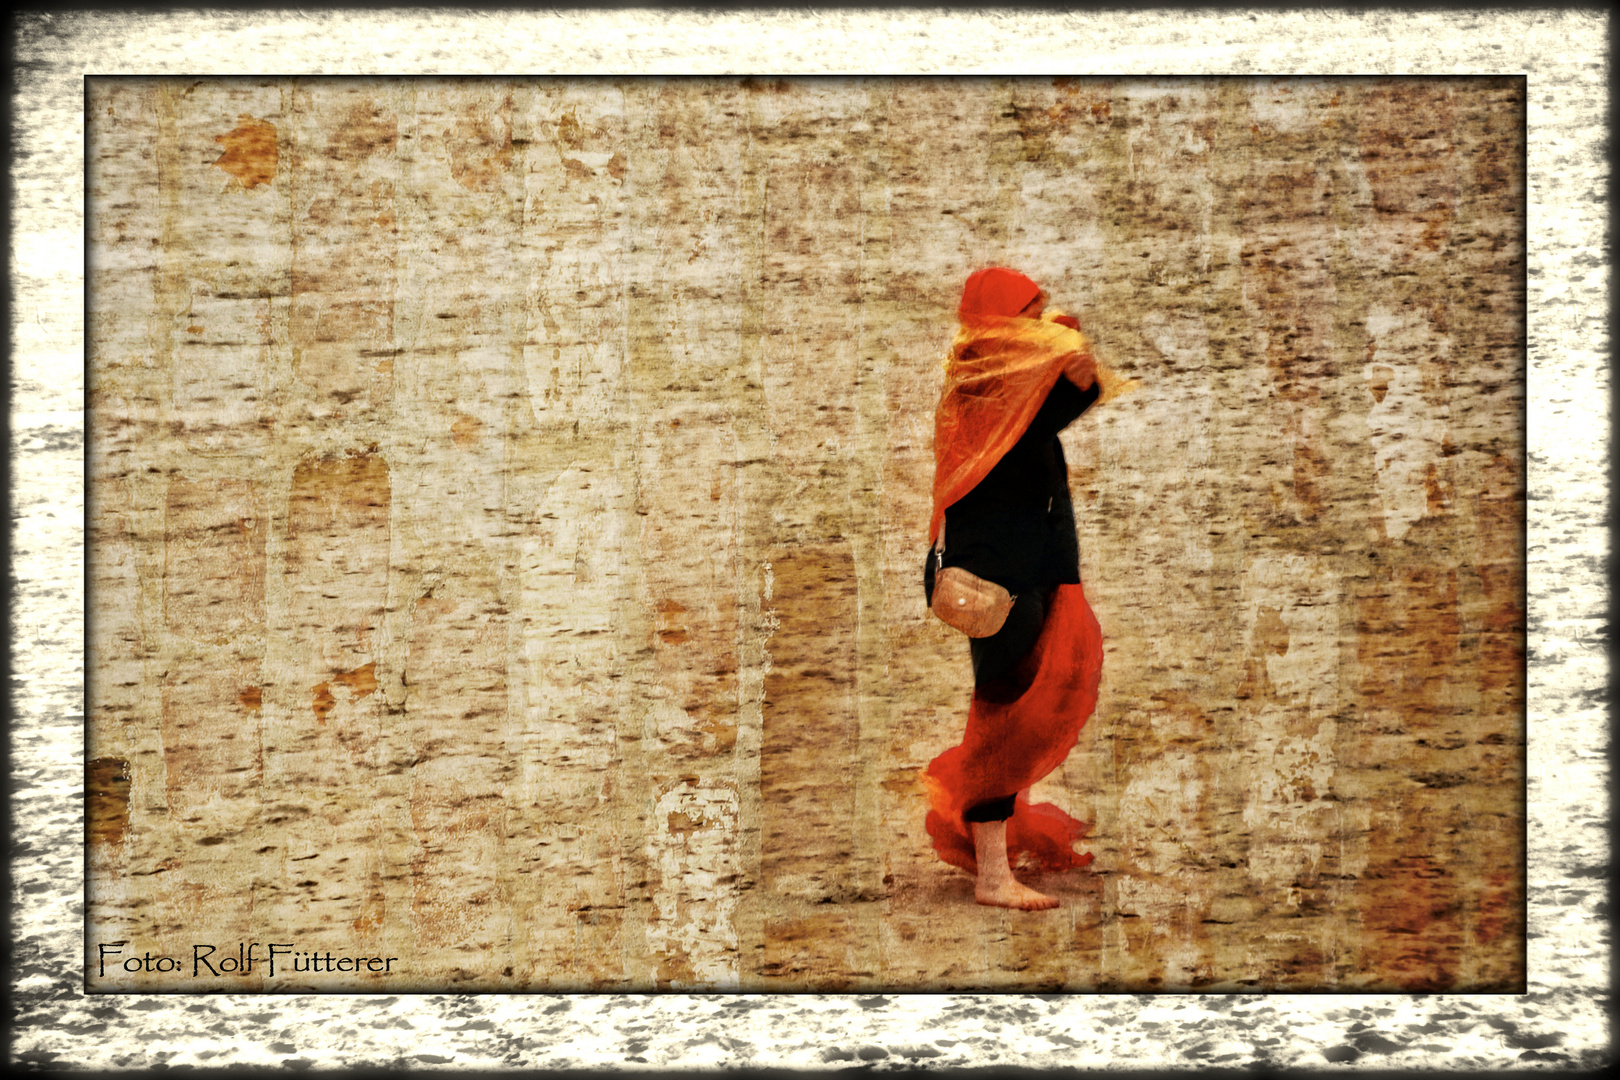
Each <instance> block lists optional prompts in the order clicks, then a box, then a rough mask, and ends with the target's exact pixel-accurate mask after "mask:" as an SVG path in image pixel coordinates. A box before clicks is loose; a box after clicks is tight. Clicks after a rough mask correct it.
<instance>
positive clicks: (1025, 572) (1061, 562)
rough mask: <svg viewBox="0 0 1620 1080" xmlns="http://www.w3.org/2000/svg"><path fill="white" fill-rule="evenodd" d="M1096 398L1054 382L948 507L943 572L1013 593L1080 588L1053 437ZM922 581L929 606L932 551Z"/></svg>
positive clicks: (1064, 470) (1093, 392)
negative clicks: (1015, 434)
mask: <svg viewBox="0 0 1620 1080" xmlns="http://www.w3.org/2000/svg"><path fill="white" fill-rule="evenodd" d="M1099 393H1101V390H1100V388H1099V387H1098V386H1097V385H1096V384H1095V383H1093V384H1092V386H1091V388H1090V389H1088V390H1080V389H1077V388H1076V387H1075V385H1074V384H1073V383H1071V382H1070V381H1069V380H1068V378H1067V377H1064V376H1060V377H1059V378H1058V381H1057V383H1056V384H1054V385H1053V387H1052V389H1051V391H1050V392H1049V393H1048V394H1047V395H1046V400H1045V401H1044V402H1043V403H1042V404H1041V408H1040V411H1039V412H1037V413H1036V414H1035V418H1034V419H1033V420H1031V421H1030V425H1029V428H1028V430H1026V431H1025V432H1024V434H1023V436H1022V437H1020V438H1019V440H1018V441H1017V442H1016V443H1014V444H1013V447H1012V449H1011V450H1008V451H1007V453H1006V454H1005V455H1003V457H1002V459H1001V460H1000V461H998V462H996V465H995V468H993V469H991V470H990V472H989V474H988V475H986V476H985V478H984V479H983V480H980V481H979V483H978V484H977V485H976V486H975V487H974V488H973V490H972V491H970V492H968V493H967V494H966V495H964V496H962V498H960V499H958V500H957V501H956V502H955V503H953V504H951V505H950V506H948V507H946V509H945V525H944V547H945V555H944V560H943V564H944V565H945V566H960V567H963V568H964V569H966V570H967V571H968V572H969V573H971V574H976V575H978V576H979V577H982V578H984V579H985V580H987V581H993V582H995V583H996V584H997V585H1000V586H1001V587H1002V588H1004V589H1006V590H1007V591H1008V592H1010V593H1013V594H1015V595H1016V594H1018V593H1020V592H1024V591H1027V590H1031V589H1037V588H1038V589H1042V590H1045V589H1050V588H1051V587H1052V586H1054V585H1062V584H1073V583H1078V582H1079V580H1080V546H1079V544H1078V542H1077V541H1076V539H1075V533H1074V504H1073V503H1072V502H1071V501H1070V499H1069V470H1068V464H1067V463H1066V462H1065V461H1064V460H1063V444H1062V443H1060V442H1059V441H1058V438H1057V435H1058V432H1060V431H1062V430H1063V429H1064V428H1066V427H1068V426H1069V425H1070V424H1072V423H1073V422H1074V421H1075V420H1077V419H1078V418H1079V417H1080V415H1081V414H1082V413H1084V412H1085V411H1086V410H1087V409H1089V408H1091V406H1092V404H1093V403H1095V402H1096V400H1097V397H1098V395H1099ZM923 578H924V580H923V587H924V591H925V592H926V593H927V595H928V598H929V601H930V602H932V600H933V595H934V560H933V555H932V552H930V554H929V558H928V563H927V567H926V569H925V570H924V571H923Z"/></svg>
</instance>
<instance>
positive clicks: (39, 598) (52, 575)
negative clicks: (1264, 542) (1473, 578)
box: [9, 10, 1609, 1069]
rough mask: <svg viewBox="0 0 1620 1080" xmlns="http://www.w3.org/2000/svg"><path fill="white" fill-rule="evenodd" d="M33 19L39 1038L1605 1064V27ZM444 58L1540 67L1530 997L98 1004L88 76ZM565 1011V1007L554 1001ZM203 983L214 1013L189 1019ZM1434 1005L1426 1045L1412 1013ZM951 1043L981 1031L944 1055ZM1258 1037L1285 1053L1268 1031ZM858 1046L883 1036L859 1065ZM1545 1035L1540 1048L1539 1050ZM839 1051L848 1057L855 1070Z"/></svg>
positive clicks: (148, 1058)
mask: <svg viewBox="0 0 1620 1080" xmlns="http://www.w3.org/2000/svg"><path fill="white" fill-rule="evenodd" d="M19 25H20V27H21V29H20V33H19V36H18V38H17V39H16V47H15V53H14V61H15V62H16V66H15V68H14V74H15V78H16V80H17V87H18V96H17V97H16V98H15V99H14V114H13V140H14V141H13V160H12V162H11V179H12V183H13V185H14V192H15V196H16V198H15V201H14V203H13V209H12V228H13V233H12V235H13V245H12V250H11V252H10V264H9V270H10V273H11V278H12V283H13V294H12V305H11V317H12V332H13V348H14V352H13V365H14V366H13V380H14V384H13V385H14V391H13V393H14V397H13V401H12V405H11V410H12V411H11V421H12V427H13V440H12V445H11V447H10V451H11V454H12V461H13V489H12V498H13V504H12V505H13V508H14V511H15V509H16V508H19V507H22V508H25V511H24V512H23V513H22V514H21V516H19V517H17V518H16V519H15V523H14V526H13V544H14V548H13V566H14V568H15V570H14V572H15V574H16V576H17V580H18V582H19V583H20V586H21V588H20V589H19V590H18V592H19V595H18V597H17V598H16V599H15V600H14V605H15V606H14V608H13V611H14V625H13V631H12V635H13V640H12V644H13V648H14V656H15V657H16V661H15V674H16V676H17V682H16V683H15V684H14V685H16V686H18V691H17V694H18V696H17V698H16V699H15V701H14V710H15V711H14V717H15V720H14V725H13V730H12V740H13V741H12V753H13V759H12V762H13V764H12V776H11V778H10V779H11V785H12V786H11V800H12V803H11V808H12V814H13V820H14V822H15V831H16V835H15V839H16V840H20V841H24V842H25V844H24V846H23V848H22V849H21V851H20V854H18V855H17V856H16V857H15V859H14V861H13V883H12V895H11V896H10V897H9V900H10V901H11V903H12V908H13V942H14V943H15V945H14V952H13V956H12V961H13V962H12V969H11V972H10V977H11V979H12V990H13V993H14V994H15V995H17V997H16V998H14V1000H16V1002H17V1005H18V1007H19V1008H20V1010H21V1012H20V1015H19V1018H18V1020H17V1021H16V1023H17V1027H16V1028H15V1030H14V1031H13V1046H12V1056H13V1058H14V1059H20V1060H22V1061H24V1062H28V1061H32V1062H36V1063H43V1062H55V1063H56V1064H57V1065H58V1066H59V1067H60V1066H64V1065H65V1066H68V1067H78V1068H84V1069H103V1068H131V1067H142V1066H149V1065H152V1064H157V1063H160V1062H162V1063H166V1064H168V1065H169V1066H171V1067H172V1066H175V1065H181V1064H192V1065H199V1066H220V1065H255V1064H293V1065H297V1064H300V1063H301V1062H300V1060H299V1059H302V1063H307V1064H311V1065H313V1066H314V1067H315V1068H323V1067H339V1066H345V1065H348V1066H353V1065H361V1064H369V1063H375V1064H384V1063H396V1064H411V1065H415V1066H417V1067H421V1066H435V1065H437V1066H442V1067H445V1068H450V1069H464V1068H508V1067H515V1066H519V1065H522V1066H529V1067H542V1068H552V1069H556V1068H579V1067H586V1068H600V1067H608V1068H611V1067H614V1066H618V1067H620V1068H629V1069H655V1068H656V1069H677V1068H678V1069H707V1068H720V1067H726V1066H732V1065H752V1066H761V1065H766V1066H773V1067H777V1068H787V1069H800V1068H818V1067H828V1066H829V1065H842V1064H851V1065H863V1064H868V1062H869V1061H871V1062H875V1063H877V1064H878V1065H879V1066H880V1067H881V1066H883V1065H891V1064H898V1063H900V1062H902V1061H905V1060H908V1059H910V1060H916V1059H915V1057H912V1056H911V1055H908V1054H907V1050H908V1049H916V1048H917V1047H919V1046H922V1045H924V1044H930V1043H931V1044H932V1051H938V1054H937V1056H929V1057H927V1058H926V1061H927V1064H929V1065H931V1066H935V1067H939V1066H946V1067H949V1066H987V1065H1021V1066H1028V1067H1033V1068H1060V1067H1080V1068H1110V1069H1120V1068H1124V1069H1131V1068H1143V1067H1149V1066H1160V1067H1163V1066H1166V1065H1169V1066H1191V1065H1197V1064H1202V1065H1206V1066H1207V1065H1209V1064H1219V1065H1225V1066H1233V1067H1240V1066H1246V1065H1253V1064H1259V1063H1266V1064H1270V1065H1272V1066H1273V1067H1284V1068H1286V1067H1290V1066H1304V1067H1311V1068H1330V1069H1331V1068H1335V1067H1340V1068H1356V1067H1366V1066H1368V1065H1376V1066H1388V1067H1394V1068H1447V1069H1456V1068H1479V1067H1486V1068H1500V1067H1503V1066H1506V1065H1519V1066H1525V1065H1541V1066H1543V1067H1547V1068H1552V1069H1557V1068H1559V1067H1565V1068H1567V1067H1568V1066H1569V1065H1570V1064H1573V1063H1578V1062H1588V1063H1591V1062H1595V1061H1596V1060H1598V1059H1599V1057H1600V1056H1601V1058H1603V1059H1606V1058H1607V1057H1608V1024H1607V1021H1606V1018H1605V1015H1604V1011H1603V1008H1604V1000H1603V997H1602V995H1604V994H1606V992H1607V988H1608V983H1609V971H1608V963H1609V960H1608V927H1607V925H1606V922H1605V920H1604V919H1603V918H1602V917H1600V916H1599V915H1598V914H1597V912H1596V910H1595V909H1596V906H1597V904H1598V903H1599V902H1600V901H1602V900H1603V899H1604V896H1603V889H1604V881H1605V879H1604V878H1603V877H1601V876H1597V877H1594V875H1593V873H1592V871H1593V870H1594V868H1599V867H1606V866H1607V864H1608V851H1607V849H1606V845H1605V840H1604V833H1603V829H1604V826H1605V824H1606V822H1607V820H1608V815H1609V809H1608V805H1607V792H1606V789H1605V783H1606V779H1607V763H1606V751H1607V746H1606V740H1607V727H1606V723H1605V721H1606V715H1605V712H1604V709H1603V707H1602V705H1601V701H1602V694H1603V692H1604V689H1605V683H1606V679H1607V675H1608V669H1607V661H1606V657H1605V654H1604V652H1603V644H1602V634H1603V630H1602V626H1603V622H1604V615H1605V612H1604V604H1605V601H1606V587H1607V583H1606V580H1605V577H1604V570H1603V559H1604V558H1605V555H1606V552H1607V537H1606V535H1605V534H1604V532H1603V529H1602V525H1601V522H1602V518H1603V515H1604V511H1605V502H1606V496H1607V489H1606V482H1605V474H1604V466H1605V461H1606V458H1607V452H1608V427H1607V424H1608V415H1607V414H1608V400H1609V393H1608V365H1607V354H1608V328H1607V314H1608V299H1609V267H1608V265H1607V264H1606V263H1605V262H1604V261H1603V259H1604V254H1603V250H1602V246H1601V244H1602V237H1603V235H1604V230H1605V228H1606V225H1607V221H1606V217H1607V205H1606V202H1605V199H1606V188H1605V185H1606V183H1607V179H1608V167H1607V163H1606V161H1605V154H1606V150H1605V148H1604V144H1605V137H1606V134H1607V129H1608V121H1609V118H1608V115H1607V77H1608V70H1607V59H1606V55H1605V52H1604V49H1605V46H1606V43H1607V40H1608V24H1607V20H1606V17H1604V16H1601V15H1599V14H1596V13H1574V12H1537V11H1490V12H1479V11H1473V12H1465V11H1460V10H1459V11H1409V12H1392V11H1383V12H1366V13H1355V14H1350V13H1344V12H1332V11H1323V10H1314V11H1301V12H1279V11H1256V12H1253V13H1251V12H1248V11H1223V12H1211V11H1205V12H1196V13H1186V14H1182V13H1174V12H1124V13H1108V12H1102V13H1067V14H1065V13H1054V12H1045V11H1020V12H1013V13H1007V14H996V13H988V12H965V11H949V12H946V11H936V12H923V11H915V10H906V11H889V12H884V11H865V10H863V11H853V10H842V11H837V10H835V11H825V12H820V13H815V12H799V11H790V12H782V13H770V12H763V11H761V12H752V13H746V14H734V13H733V14H718V15H709V14H702V13H695V12H662V11H656V10H639V11H630V10H624V11H581V12H567V13H545V12H489V13H478V12H452V11H425V10H400V11H365V12H347V13H344V12H323V13H318V14H309V13H296V14H294V13H272V12H252V13H241V12H182V13H153V14H110V13H72V14H62V15H55V16H40V15H27V16H23V17H22V22H21V23H20V24H19ZM452 72H453V73H466V74H481V73H488V74H545V73H559V74H595V73H624V74H657V73H712V74H743V73H771V74H776V73H783V74H808V73H865V74H907V73H914V74H930V73H946V72H963V73H1006V74H1025V73H1076V74H1087V73H1097V74H1162V73H1186V74H1201V73H1209V74H1230V73H1237V74H1242V73H1255V74H1279V75H1280V74H1326V75H1337V74H1357V73H1364V74H1458V73H1492V74H1519V73H1523V74H1525V75H1527V76H1528V77H1529V105H1528V109H1529V126H1530V151H1529V180H1530V188H1529V197H1530V207H1531V209H1530V217H1529V246H1530V267H1531V269H1530V279H1529V285H1530V311H1531V324H1530V387H1529V424H1530V430H1529V469H1530V476H1529V485H1530V491H1529V494H1530V502H1529V504H1528V506H1529V516H1530V520H1529V581H1530V590H1531V619H1530V624H1529V625H1530V642H1529V645H1530V655H1531V656H1532V657H1533V658H1534V662H1533V664H1532V667H1531V674H1530V699H1529V718H1530V747H1529V774H1530V782H1529V783H1530V810H1531V813H1530V833H1529V848H1530V901H1531V909H1530V943H1529V961H1530V974H1531V990H1532V992H1531V993H1530V994H1529V995H1526V996H1524V997H1509V996H1488V995H1481V996H1463V995H1458V996H1446V997H1424V996H1405V997H1376V996H1325V995H1298V996H1266V995H1254V996H1245V997H1225V998H1221V997H1204V996H1197V995H1188V996H1179V997H1176V996H1165V997H1154V998H1148V997H1127V996H1076V997H976V996H969V995H916V996H901V997H892V996H891V997H889V998H888V999H887V1002H886V1003H885V1004H882V1005H875V1003H873V1002H872V1001H870V1000H868V1001H867V1002H866V1005H865V1007H863V1006H862V1005H861V1004H858V1003H857V1001H856V999H855V998H853V997H843V996H774V997H753V998H745V997H744V998H739V997H726V996H707V997H699V996H685V995H664V996H638V995H619V996H594V995H592V996H577V997H570V998H557V999H549V998H545V997H533V996H478V997H452V996H428V997H404V998H397V997H396V998H365V997H335V996H334V997H319V996H301V997H269V996H223V995H222V996H211V997H174V996H170V997H158V996H152V997H97V998H86V997H84V996H83V995H82V993H81V992H80V985H81V984H80V981H79V980H80V964H79V959H78V958H79V955H80V954H81V951H82V931H81V927H80V918H81V914H82V909H81V904H80V897H81V884H82V861H81V857H80V846H79V843H80V836H81V830H82V806H81V778H82V775H83V774H82V771H81V769H80V760H81V747H82V712H83V704H82V686H83V681H82V675H83V672H82V651H81V645H82V641H83V626H84V623H83V600H84V596H83V587H82V576H83V571H82V565H83V564H82V543H83V537H82V528H81V526H82V506H83V499H82V496H83V492H82V467H81V462H82V458H81V457H80V456H79V455H80V451H79V450H78V449H77V448H68V449H67V450H52V449H51V447H52V446H53V445H56V444H59V443H60V442H61V441H62V433H63V432H67V433H68V434H69V435H71V433H72V432H73V430H75V429H77V430H78V431H80V432H82V415H81V410H82V408H83V385H82V383H83V379H82V349H83V332H84V327H83V318H82V310H83V279H82V266H83V240H82V236H83V216H82V204H83V197H84V190H83V181H82V175H83V115H82V101H83V98H82V81H81V80H82V78H83V76H84V75H86V74H241V73H255V74H256V73H278V74H279V73H353V74H370V73H389V74H438V73H452ZM53 440H54V443H53ZM64 455H66V456H65V457H64ZM64 462H65V464H64ZM63 597H65V598H66V599H65V600H63V599H62V598H63ZM1583 869H1584V870H1586V871H1587V872H1586V873H1585V874H1582V873H1580V871H1581V870H1583ZM564 1001H565V1002H567V1004H568V1007H567V1008H566V1009H564V1010H559V1011H557V1012H555V1013H550V1014H548V1013H545V1012H544V1009H546V1008H547V1007H548V1006H551V1005H553V1004H555V1003H557V1002H564ZM199 1003H200V1004H201V1005H202V1006H204V1008H203V1010H202V1011H201V1012H190V1011H188V1009H190V1008H195V1007H196V1006H197V1005H198V1004H199ZM1436 1017H1443V1019H1436ZM221 1021H223V1023H221ZM478 1021H488V1022H489V1023H488V1024H484V1023H478ZM1425 1023H1427V1024H1428V1025H1429V1026H1428V1027H1427V1028H1426V1029H1425V1033H1423V1034H1421V1035H1412V1034H1410V1031H1411V1028H1412V1026H1414V1025H1423V1024H1425ZM1149 1024H1152V1025H1156V1026H1154V1027H1147V1026H1145V1025H1149ZM1357 1025H1362V1026H1365V1027H1366V1028H1371V1029H1376V1030H1377V1031H1379V1032H1381V1033H1383V1034H1384V1035H1385V1036H1386V1037H1389V1038H1391V1040H1392V1041H1395V1042H1399V1043H1401V1044H1402V1045H1403V1046H1404V1047H1405V1048H1404V1049H1401V1050H1398V1051H1394V1052H1391V1053H1389V1054H1387V1055H1377V1054H1376V1052H1374V1053H1372V1054H1369V1055H1368V1056H1364V1057H1362V1058H1361V1059H1360V1061H1359V1063H1358V1064H1356V1065H1353V1066H1352V1065H1350V1064H1349V1063H1345V1064H1344V1065H1339V1066H1335V1065H1334V1064H1331V1063H1330V1062H1329V1060H1328V1059H1326V1058H1324V1057H1323V1055H1322V1051H1323V1050H1324V1049H1330V1048H1334V1047H1340V1046H1343V1045H1344V1044H1346V1043H1347V1042H1348V1041H1349V1039H1350V1038H1351V1037H1352V1035H1351V1033H1350V1031H1349V1029H1351V1028H1352V1027H1354V1026H1357ZM214 1027H218V1028H219V1030H220V1031H221V1032H224V1034H217V1033H215V1032H214V1031H212V1030H210V1029H211V1028H214ZM1402 1032H1407V1033H1408V1034H1406V1035H1403V1034H1402ZM1537 1035H1545V1036H1547V1037H1548V1038H1551V1037H1552V1036H1559V1037H1560V1038H1561V1042H1560V1045H1556V1046H1550V1047H1546V1048H1544V1049H1541V1050H1536V1049H1535V1048H1536V1047H1538V1046H1540V1045H1541V1044H1542V1043H1543V1042H1545V1041H1547V1039H1540V1040H1538V1039H1537V1038H1536V1036H1537ZM939 1038H949V1039H956V1040H960V1041H958V1042H956V1043H955V1044H954V1045H952V1046H946V1047H941V1046H939V1045H938V1043H937V1042H936V1041H935V1040H936V1039H939ZM1266 1039H1274V1040H1277V1041H1276V1042H1275V1043H1273V1044H1272V1045H1271V1046H1270V1047H1269V1048H1264V1047H1257V1046H1256V1044H1257V1043H1259V1042H1261V1041H1263V1040H1266ZM863 1047H864V1048H880V1049H882V1050H883V1052H884V1053H886V1054H887V1056H881V1057H880V1056H877V1054H876V1053H875V1052H874V1051H873V1050H871V1049H868V1052H867V1053H866V1054H860V1055H858V1054H857V1053H855V1052H858V1051H859V1050H860V1049H861V1048H863ZM1425 1047H1427V1048H1425ZM1527 1047H1529V1052H1531V1053H1532V1054H1535V1053H1540V1054H1544V1055H1545V1057H1544V1058H1535V1057H1532V1058H1529V1059H1526V1058H1523V1057H1521V1055H1522V1054H1524V1053H1525V1052H1526V1048H1527ZM828 1048H832V1049H833V1050H835V1051H840V1052H842V1053H843V1054H844V1055H845V1056H844V1057H843V1058H839V1057H832V1058H829V1057H828V1056H826V1053H825V1051H826V1050H827V1049H828ZM1188 1051H1194V1054H1193V1055H1192V1056H1189V1055H1188ZM1228 1055H1232V1056H1228Z"/></svg>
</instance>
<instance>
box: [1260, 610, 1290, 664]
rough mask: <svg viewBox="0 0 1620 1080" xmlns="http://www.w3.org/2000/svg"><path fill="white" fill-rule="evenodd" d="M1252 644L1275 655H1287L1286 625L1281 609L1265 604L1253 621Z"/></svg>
mask: <svg viewBox="0 0 1620 1080" xmlns="http://www.w3.org/2000/svg"><path fill="white" fill-rule="evenodd" d="M1254 646H1255V648H1256V649H1260V650H1264V651H1269V652H1271V653H1273V654H1275V655H1277V656H1287V655H1288V627H1287V625H1286V624H1284V623H1283V620H1282V609H1281V608H1277V607H1271V606H1269V605H1266V604H1262V605H1261V606H1260V614H1259V615H1258V616H1257V617H1256V618H1255V621H1254Z"/></svg>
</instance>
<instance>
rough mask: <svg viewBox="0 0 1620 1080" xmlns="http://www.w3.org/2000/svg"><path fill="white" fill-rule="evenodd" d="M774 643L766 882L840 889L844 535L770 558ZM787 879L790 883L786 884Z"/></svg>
mask: <svg viewBox="0 0 1620 1080" xmlns="http://www.w3.org/2000/svg"><path fill="white" fill-rule="evenodd" d="M771 567H772V573H773V576H774V586H773V589H772V598H771V607H772V608H773V609H774V611H775V612H776V617H777V619H778V620H780V628H779V629H778V631H777V632H776V634H775V635H773V636H772V638H771V642H770V650H771V670H770V673H769V674H768V675H766V676H765V708H764V732H763V735H762V737H761V742H760V752H759V773H760V778H759V785H760V796H761V801H762V803H763V807H764V818H763V821H762V822H761V829H762V834H761V841H760V842H761V845H762V848H763V850H762V852H761V857H760V858H761V870H762V874H763V876H764V882H765V886H766V888H767V889H786V890H793V891H795V892H799V893H802V894H803V895H805V897H806V898H809V899H819V898H822V897H837V896H840V895H841V894H843V893H844V892H845V891H846V890H847V889H848V888H849V885H850V880H849V875H850V866H849V859H850V854H851V851H850V844H851V837H852V835H853V832H854V822H855V778H854V776H853V774H852V768H862V767H865V763H859V762H857V761H856V759H855V757H854V750H855V737H856V728H855V599H856V583H855V560H854V554H853V552H852V551H851V550H850V547H849V545H848V544H847V543H842V542H833V543H825V544H814V545H804V546H802V547H799V548H795V549H791V550H784V551H780V552H778V553H777V554H776V556H775V557H774V558H772V560H771ZM790 883H791V884H790Z"/></svg>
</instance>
